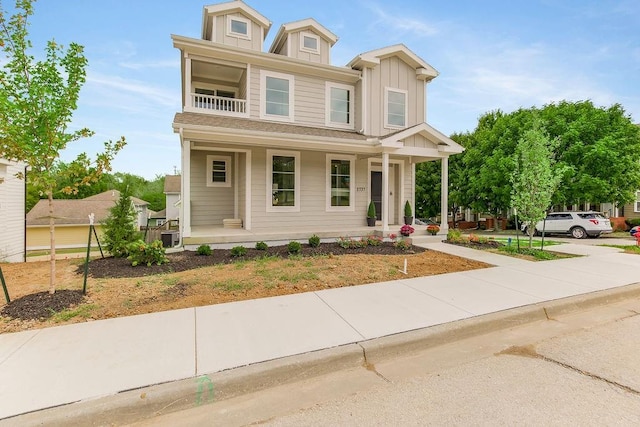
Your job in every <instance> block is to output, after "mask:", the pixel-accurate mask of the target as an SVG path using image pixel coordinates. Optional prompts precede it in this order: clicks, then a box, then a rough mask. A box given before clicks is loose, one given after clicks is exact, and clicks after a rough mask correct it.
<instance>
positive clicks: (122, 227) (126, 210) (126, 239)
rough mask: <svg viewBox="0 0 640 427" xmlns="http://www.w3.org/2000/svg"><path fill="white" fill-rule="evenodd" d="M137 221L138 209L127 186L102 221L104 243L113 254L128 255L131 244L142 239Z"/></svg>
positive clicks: (117, 255) (118, 255) (117, 256)
mask: <svg viewBox="0 0 640 427" xmlns="http://www.w3.org/2000/svg"><path fill="white" fill-rule="evenodd" d="M136 221H137V216H136V211H135V209H134V208H133V204H132V203H131V198H130V192H129V189H128V187H127V188H126V189H125V190H124V191H122V192H121V193H120V197H119V198H118V201H117V202H116V204H115V205H114V206H113V207H111V208H110V209H109V216H108V217H107V218H106V219H105V220H104V221H103V222H102V230H103V233H102V244H103V245H104V247H105V248H106V249H107V251H109V253H110V254H111V255H112V256H114V257H116V258H119V257H121V258H124V257H127V256H128V255H129V252H128V251H127V248H128V247H129V244H130V243H133V242H136V241H137V240H140V239H141V237H142V235H141V234H140V233H139V232H138V231H137V229H136V225H137V224H136Z"/></svg>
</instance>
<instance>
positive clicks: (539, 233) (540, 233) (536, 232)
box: [533, 228, 542, 237]
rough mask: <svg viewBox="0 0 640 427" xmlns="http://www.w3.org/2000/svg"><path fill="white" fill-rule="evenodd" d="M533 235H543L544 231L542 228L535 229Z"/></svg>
mask: <svg viewBox="0 0 640 427" xmlns="http://www.w3.org/2000/svg"><path fill="white" fill-rule="evenodd" d="M533 235H534V236H537V237H540V236H542V231H540V230H538V229H537V228H536V229H535V230H533Z"/></svg>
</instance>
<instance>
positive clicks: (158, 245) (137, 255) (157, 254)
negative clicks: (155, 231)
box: [127, 240, 169, 267]
mask: <svg viewBox="0 0 640 427" xmlns="http://www.w3.org/2000/svg"><path fill="white" fill-rule="evenodd" d="M127 252H128V253H129V256H128V257H127V259H128V260H129V261H131V265H132V266H134V267H135V266H136V265H140V264H146V265H147V266H148V267H150V266H151V265H153V264H158V265H161V264H165V263H167V262H169V259H168V258H167V256H166V254H165V249H164V247H163V246H162V241H160V240H154V241H153V242H151V243H149V244H146V243H145V242H143V241H142V240H136V241H135V242H131V243H129V244H128V245H127Z"/></svg>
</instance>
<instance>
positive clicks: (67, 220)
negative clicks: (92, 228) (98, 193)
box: [27, 199, 113, 225]
mask: <svg viewBox="0 0 640 427" xmlns="http://www.w3.org/2000/svg"><path fill="white" fill-rule="evenodd" d="M112 206H113V202H112V201H110V200H87V199H55V200H54V201H53V215H54V217H55V221H56V224H57V225H69V224H78V225H89V214H91V213H93V214H95V219H94V224H99V223H100V221H102V220H104V219H106V218H107V217H108V216H109V209H110V208H111V207H112ZM48 224H49V202H48V200H45V199H41V200H39V201H38V203H36V205H35V206H34V207H33V208H32V209H31V210H30V211H29V213H28V214H27V225H48Z"/></svg>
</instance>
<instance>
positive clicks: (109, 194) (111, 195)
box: [82, 190, 154, 230]
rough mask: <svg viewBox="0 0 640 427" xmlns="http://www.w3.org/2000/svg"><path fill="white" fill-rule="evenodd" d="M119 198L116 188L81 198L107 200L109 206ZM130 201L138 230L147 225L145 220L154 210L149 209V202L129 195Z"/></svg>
mask: <svg viewBox="0 0 640 427" xmlns="http://www.w3.org/2000/svg"><path fill="white" fill-rule="evenodd" d="M119 198H120V192H119V191H118V190H108V191H104V192H102V193H100V194H96V195H94V196H90V197H85V198H84V199H82V200H87V201H92V200H95V201H109V202H111V206H113V205H115V204H116V203H117V202H118V199H119ZM131 203H133V207H134V209H135V211H136V215H137V220H136V222H137V224H138V230H140V228H141V227H145V226H146V225H147V220H148V219H149V217H150V216H151V215H152V214H153V213H154V212H153V211H151V210H149V202H145V201H144V200H141V199H138V198H137V197H131Z"/></svg>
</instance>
